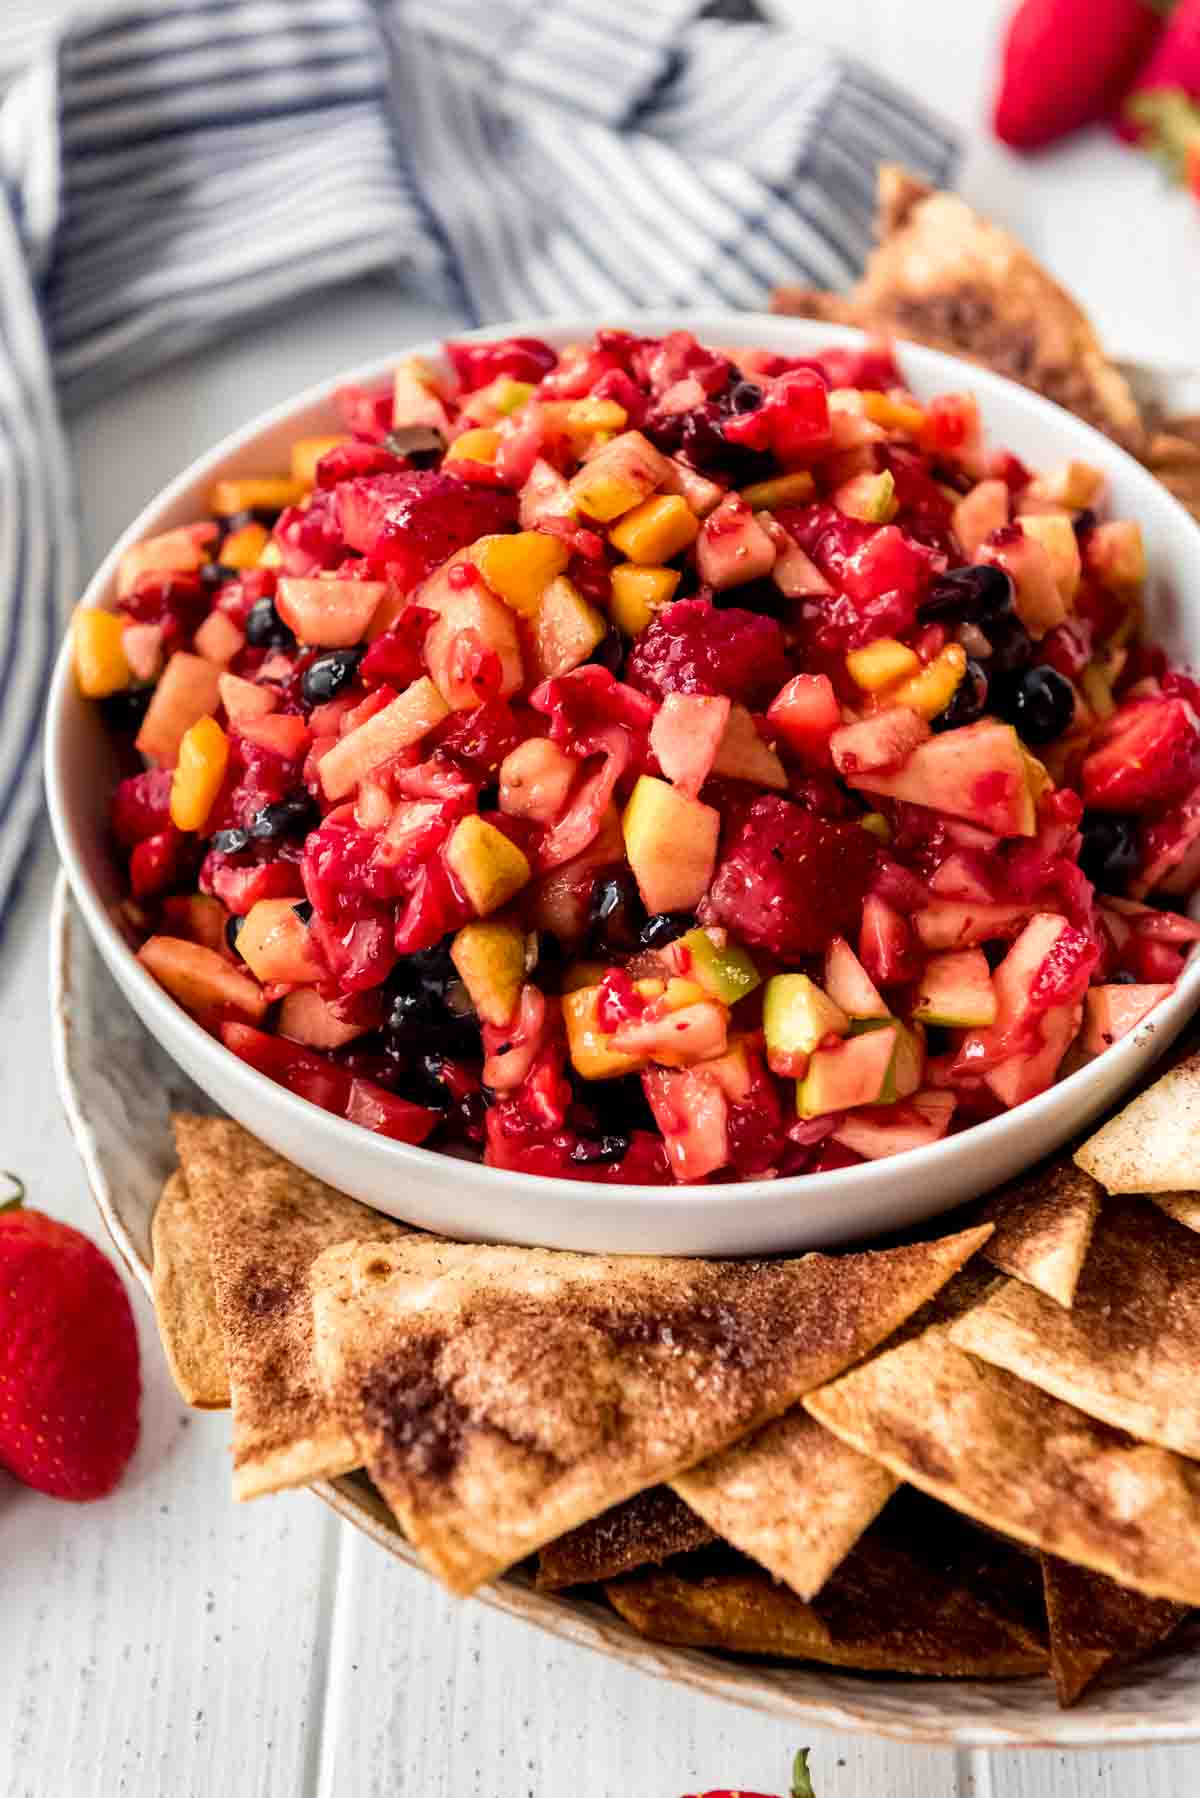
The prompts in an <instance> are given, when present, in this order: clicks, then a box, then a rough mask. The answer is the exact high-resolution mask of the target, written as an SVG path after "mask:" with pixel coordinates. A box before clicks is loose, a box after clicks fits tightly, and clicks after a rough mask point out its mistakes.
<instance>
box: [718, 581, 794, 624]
mask: <svg viewBox="0 0 1200 1798" xmlns="http://www.w3.org/2000/svg"><path fill="white" fill-rule="evenodd" d="M712 602H713V605H714V606H715V607H716V608H717V610H718V611H720V610H721V608H722V607H723V606H737V607H738V608H739V610H741V611H743V612H758V613H760V614H761V615H762V616H763V617H764V618H785V617H787V616H788V615H789V613H790V612H791V611H792V610H793V607H792V605H791V603H790V602H789V601H788V600H787V599H785V597H784V595H783V593H782V592H781V591H780V589H779V588H778V587H777V586H776V585H775V582H774V581H773V580H771V579H770V578H769V577H768V576H767V575H763V576H761V577H760V578H759V579H758V580H755V581H746V582H745V584H744V585H743V586H741V587H720V588H718V590H717V591H716V592H715V593H714V594H713V596H712Z"/></svg>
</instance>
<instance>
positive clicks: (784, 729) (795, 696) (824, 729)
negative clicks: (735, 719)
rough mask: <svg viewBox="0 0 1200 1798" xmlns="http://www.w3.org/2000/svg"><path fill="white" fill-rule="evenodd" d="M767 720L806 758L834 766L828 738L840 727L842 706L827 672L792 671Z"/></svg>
mask: <svg viewBox="0 0 1200 1798" xmlns="http://www.w3.org/2000/svg"><path fill="white" fill-rule="evenodd" d="M767 722H768V724H770V725H771V727H772V728H773V729H774V730H776V731H777V732H778V733H779V735H780V736H781V737H782V738H783V740H784V742H785V743H786V744H787V746H788V748H789V749H791V750H793V751H794V752H795V753H796V754H797V755H798V756H800V757H801V758H802V759H803V760H804V761H806V762H808V763H810V764H811V765H812V766H814V767H817V768H828V767H830V766H831V756H830V750H829V739H830V737H831V736H832V735H833V732H834V731H835V730H839V729H840V728H841V723H842V708H841V706H840V705H839V704H838V698H837V694H836V693H835V692H834V690H833V684H832V682H831V681H830V679H829V676H828V675H826V674H797V675H793V677H792V679H791V680H790V681H788V683H787V685H786V686H785V687H781V688H780V690H779V692H778V693H777V694H776V695H775V698H774V699H773V700H772V701H771V703H770V705H769V706H768V707H767Z"/></svg>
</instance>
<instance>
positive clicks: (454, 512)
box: [333, 469, 518, 591]
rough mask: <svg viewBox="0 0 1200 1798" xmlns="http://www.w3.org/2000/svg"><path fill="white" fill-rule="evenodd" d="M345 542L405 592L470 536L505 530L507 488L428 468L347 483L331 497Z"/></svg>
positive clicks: (511, 498)
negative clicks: (478, 484)
mask: <svg viewBox="0 0 1200 1798" xmlns="http://www.w3.org/2000/svg"><path fill="white" fill-rule="evenodd" d="M333 498H334V501H335V503H336V506H337V516H338V520H339V523H340V527H341V530H342V532H343V534H344V536H345V540H346V542H347V543H348V544H349V545H350V547H351V548H352V549H357V550H360V551H361V552H362V553H363V554H364V555H365V556H366V557H367V558H368V560H369V561H370V562H371V563H372V564H373V565H374V566H378V567H386V569H387V570H388V572H389V574H390V575H391V576H392V577H393V579H395V580H396V581H397V582H398V584H399V585H400V586H401V587H402V588H404V589H405V590H406V591H411V589H412V588H414V587H416V586H417V585H418V584H419V583H420V582H421V581H422V580H423V579H424V578H425V576H426V575H427V574H431V573H432V572H433V570H434V569H435V568H437V567H438V566H439V565H440V564H441V563H442V562H444V561H446V559H447V557H449V556H452V555H453V554H454V552H455V550H458V549H464V548H465V547H466V546H467V544H469V543H473V542H474V541H475V539H476V538H477V537H482V536H484V535H486V534H487V533H489V532H492V531H503V530H508V529H511V528H512V526H513V525H515V524H516V521H517V509H518V508H517V500H516V496H515V495H514V494H511V493H506V492H501V491H498V490H493V489H491V488H483V487H475V486H470V485H468V483H467V482H465V481H460V480H457V479H456V478H455V477H454V476H453V475H449V474H443V473H442V472H441V471H440V470H435V469H412V470H410V471H408V472H406V473H404V474H395V475H378V476H375V477H373V478H371V479H369V480H357V481H347V482H345V483H343V485H342V486H340V487H338V488H336V489H335V492H334V495H333Z"/></svg>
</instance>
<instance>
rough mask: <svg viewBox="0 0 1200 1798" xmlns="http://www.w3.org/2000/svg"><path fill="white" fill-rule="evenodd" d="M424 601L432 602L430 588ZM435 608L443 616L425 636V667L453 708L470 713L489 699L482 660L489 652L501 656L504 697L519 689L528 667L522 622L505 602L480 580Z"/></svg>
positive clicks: (422, 595)
mask: <svg viewBox="0 0 1200 1798" xmlns="http://www.w3.org/2000/svg"><path fill="white" fill-rule="evenodd" d="M435 578H436V577H435ZM431 597H432V596H431ZM418 603H419V604H420V605H425V604H426V603H427V600H426V595H425V589H424V588H422V589H421V591H420V594H419V597H418ZM434 609H435V610H436V611H437V612H438V617H437V618H436V619H435V621H434V622H433V624H431V625H430V627H429V630H428V631H427V632H426V635H425V645H424V647H425V666H426V667H427V668H428V669H429V672H430V674H431V675H432V677H433V680H434V683H435V685H436V686H437V689H438V691H439V692H440V693H441V695H442V697H443V699H444V700H445V701H446V703H447V705H448V706H450V708H451V709H452V710H454V711H468V710H470V708H471V707H472V706H477V705H478V704H479V703H480V701H481V700H482V699H483V698H484V697H486V694H485V693H483V692H481V691H480V687H479V684H478V669H477V666H476V663H477V662H478V659H479V658H480V657H481V656H484V657H486V656H487V655H488V654H489V653H490V654H492V655H494V656H496V657H498V659H499V663H500V683H499V693H500V697H501V698H507V697H508V695H509V694H510V693H516V692H517V691H518V690H519V688H520V686H521V684H522V681H523V680H524V669H523V666H522V662H521V646H520V643H519V641H518V638H517V623H516V619H515V617H514V615H513V613H512V612H511V611H510V609H509V608H508V606H506V605H505V604H504V602H503V600H500V599H497V598H496V596H495V594H494V593H489V591H488V589H487V588H486V587H484V586H482V585H479V584H477V585H475V586H473V587H468V588H466V589H464V590H463V591H461V592H451V593H449V594H447V595H445V596H444V597H442V596H439V601H438V604H437V605H435V606H434Z"/></svg>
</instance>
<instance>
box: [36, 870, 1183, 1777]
mask: <svg viewBox="0 0 1200 1798" xmlns="http://www.w3.org/2000/svg"><path fill="white" fill-rule="evenodd" d="M50 1005H51V1015H52V1019H53V1042H54V1057H55V1072H56V1075H57V1078H58V1085H59V1091H60V1093H61V1094H62V1099H63V1104H64V1105H65V1107H66V1112H67V1118H68V1122H69V1123H70V1127H71V1131H72V1134H73V1135H74V1138H75V1142H76V1145H77V1147H78V1149H79V1152H80V1154H81V1155H82V1157H83V1161H84V1165H85V1167H86V1169H87V1173H88V1179H89V1181H90V1182H91V1187H92V1192H93V1194H94V1196H95V1199H96V1203H97V1205H98V1207H99V1209H100V1213H101V1215H102V1217H103V1218H104V1221H105V1224H106V1225H107V1227H108V1229H109V1231H110V1233H111V1235H112V1238H113V1241H114V1242H115V1243H116V1246H117V1248H118V1249H119V1251H120V1253H121V1255H122V1257H123V1258H124V1260H125V1262H126V1264H127V1266H128V1268H129V1270H130V1272H131V1273H132V1274H133V1275H134V1277H135V1278H136V1279H138V1280H140V1281H141V1283H142V1285H143V1286H144V1287H145V1288H146V1290H147V1292H149V1289H150V1218H151V1215H152V1213H153V1210H154V1206H155V1203H156V1202H157V1199H158V1195H159V1192H160V1190H161V1188H162V1183H163V1180H164V1179H165V1177H166V1175H167V1173H168V1171H169V1170H170V1168H171V1167H173V1166H174V1163H175V1153H174V1148H173V1146H172V1142H171V1130H170V1114H171V1111H172V1109H178V1108H180V1107H186V1108H189V1109H193V1110H211V1109H212V1107H211V1106H210V1105H209V1103H208V1101H207V1100H206V1099H205V1097H204V1095H203V1094H202V1093H201V1091H200V1089H199V1087H197V1086H195V1085H193V1083H192V1082H191V1081H190V1080H189V1079H188V1077H187V1075H186V1074H184V1073H183V1072H182V1071H181V1070H180V1069H179V1067H178V1066H177V1065H176V1064H175V1062H173V1061H172V1060H171V1058H170V1057H169V1056H168V1055H167V1054H166V1053H165V1051H164V1050H162V1049H160V1048H159V1047H158V1045H157V1044H156V1042H155V1041H154V1038H153V1037H152V1036H151V1035H150V1033H149V1031H148V1030H146V1029H145V1028H144V1026H143V1025H142V1024H141V1023H139V1021H138V1019H137V1017H136V1016H135V1015H134V1013H133V1011H132V1010H131V1008H130V1007H129V1005H128V1004H127V1003H126V1002H125V1000H124V999H123V998H122V996H121V994H120V992H119V991H118V989H117V987H116V985H115V983H114V981H113V979H112V976H111V975H110V974H109V973H108V970H107V969H106V967H105V966H104V963H103V962H102V961H101V959H100V956H99V954H98V952H97V951H96V949H95V948H94V946H93V944H92V942H91V939H90V937H89V936H88V933H87V931H86V930H85V928H84V925H83V921H82V919H81V917H80V916H79V913H78V912H77V911H76V909H75V905H74V901H73V900H72V899H71V898H70V895H69V893H68V890H67V885H66V882H65V880H64V879H63V878H62V877H61V876H60V877H59V882H58V887H57V891H56V895H55V903H54V910H53V916H52V920H51V965H50ZM151 1352H154V1351H153V1350H151ZM313 1491H314V1492H315V1493H316V1494H317V1495H318V1497H320V1498H323V1499H324V1500H325V1502H326V1504H329V1505H332V1506H333V1508H334V1510H335V1511H337V1512H338V1513H339V1514H340V1515H341V1516H342V1517H344V1518H345V1519H346V1520H347V1522H349V1523H352V1524H353V1525H354V1526H355V1528H356V1529H360V1530H362V1531H363V1533H364V1534H365V1535H368V1536H370V1538H371V1540H372V1541H373V1542H376V1543H378V1544H379V1546H380V1547H381V1548H383V1549H386V1550H387V1552H388V1553H389V1554H392V1555H395V1556H396V1558H397V1559H398V1560H402V1561H407V1562H408V1563H409V1564H410V1565H418V1564H419V1563H418V1562H417V1558H416V1556H415V1554H414V1553H413V1550H412V1549H411V1548H410V1547H409V1546H408V1544H407V1542H405V1540H404V1538H403V1536H401V1534H400V1532H399V1531H398V1529H397V1528H396V1525H395V1522H394V1520H393V1518H392V1516H391V1514H390V1512H389V1511H388V1510H387V1508H386V1507H385V1506H384V1505H383V1503H382V1502H381V1500H380V1499H379V1497H378V1496H377V1494H376V1493H375V1491H374V1489H373V1488H372V1487H371V1485H370V1483H369V1482H368V1481H367V1480H366V1479H365V1478H363V1477H362V1476H360V1475H351V1476H350V1477H348V1478H346V1479H341V1480H328V1481H327V1480H322V1481H320V1482H318V1483H317V1484H315V1485H314V1486H313ZM480 1597H481V1600H482V1602H483V1603H485V1604H492V1605H495V1606H496V1607H497V1609H499V1610H502V1611H507V1612H508V1613H510V1615H512V1616H515V1617H523V1618H524V1619H525V1620H526V1621H527V1622H529V1623H533V1624H536V1625H537V1627H538V1628H540V1629H545V1630H548V1631H549V1632H550V1633H551V1634H552V1635H556V1636H561V1637H562V1638H563V1639H564V1640H565V1641H568V1642H574V1643H578V1644H579V1645H581V1646H582V1647H585V1648H594V1649H597V1650H598V1651H599V1652H600V1653H601V1654H607V1655H611V1656H612V1657H613V1658H614V1659H616V1660H620V1661H625V1662H627V1663H628V1664H629V1665H631V1666H634V1667H639V1668H640V1669H641V1670H642V1671H643V1672H644V1673H648V1674H650V1675H652V1676H655V1677H657V1678H659V1679H670V1680H674V1681H675V1682H676V1683H677V1684H679V1685H685V1686H690V1687H692V1688H693V1689H694V1690H696V1691H698V1692H704V1693H706V1694H709V1695H710V1696H712V1697H714V1698H724V1699H726V1700H728V1701H729V1702H731V1703H734V1704H741V1705H746V1706H748V1707H749V1708H750V1709H753V1710H760V1711H766V1712H769V1713H770V1714H771V1715H772V1716H776V1717H786V1718H789V1719H793V1720H795V1721H797V1722H804V1723H809V1724H813V1725H816V1726H822V1727H825V1728H828V1729H841V1730H868V1731H871V1732H873V1733H876V1734H879V1735H887V1736H893V1737H895V1738H897V1739H898V1740H901V1741H906V1742H920V1743H937V1744H943V1745H946V1746H958V1747H966V1746H973V1747H985V1748H996V1747H1017V1746H1031V1745H1036V1744H1047V1745H1051V1744H1052V1745H1055V1746H1082V1745H1084V1744H1116V1743H1135V1742H1136V1743H1143V1744H1144V1743H1149V1742H1180V1741H1188V1740H1191V1739H1194V1738H1198V1737H1200V1625H1196V1626H1193V1627H1192V1628H1190V1629H1189V1630H1188V1631H1186V1632H1185V1633H1184V1634H1183V1635H1181V1636H1180V1637H1177V1638H1176V1640H1175V1642H1174V1644H1173V1646H1172V1648H1171V1649H1170V1651H1169V1652H1164V1653H1162V1654H1159V1655H1157V1656H1155V1657H1154V1658H1153V1659H1151V1660H1149V1661H1146V1662H1143V1663H1142V1664H1141V1665H1140V1666H1139V1667H1137V1668H1135V1669H1132V1670H1131V1671H1130V1672H1128V1673H1127V1674H1125V1675H1124V1676H1123V1677H1122V1676H1117V1677H1116V1678H1115V1679H1113V1680H1111V1681H1109V1682H1107V1683H1106V1684H1104V1685H1103V1686H1102V1687H1101V1688H1100V1690H1099V1691H1097V1692H1095V1693H1094V1694H1092V1695H1091V1696H1090V1697H1088V1698H1086V1699H1085V1700H1084V1701H1083V1703H1082V1704H1081V1705H1079V1706H1078V1707H1077V1708H1076V1709H1075V1710H1071V1711H1060V1710H1059V1709H1058V1708H1057V1705H1056V1704H1055V1700H1054V1693H1053V1689H1052V1687H1051V1685H1050V1682H1049V1681H1048V1680H1044V1679H1037V1680H989V1681H980V1680H976V1681H959V1680H947V1681H937V1680H930V1679H900V1678H887V1679H885V1678H881V1677H879V1676H874V1675H867V1674H851V1673H838V1672H834V1671H833V1670H831V1669H828V1668H822V1667H805V1666H797V1667H779V1666H775V1667H773V1666H770V1665H768V1664H765V1663H762V1662H750V1661H742V1662H739V1661H735V1660H733V1659H731V1658H726V1657H724V1656H722V1655H718V1654H713V1653H707V1652H702V1651H700V1650H692V1649H679V1648H668V1647H658V1646H656V1645H655V1644H653V1643H650V1642H645V1641H643V1640H642V1638H641V1637H640V1636H638V1635H636V1634H635V1633H634V1632H633V1631H632V1630H631V1629H630V1628H629V1627H628V1626H627V1625H626V1624H624V1623H623V1622H622V1621H621V1620H620V1618H618V1617H617V1616H615V1615H614V1614H613V1613H612V1612H611V1611H609V1610H608V1609H607V1608H605V1607H603V1606H601V1605H598V1604H593V1603H589V1602H588V1601H586V1600H584V1599H579V1598H571V1597H555V1596H552V1595H550V1594H548V1593H542V1592H538V1591H536V1590H535V1589H534V1587H533V1586H532V1584H531V1583H530V1581H529V1580H528V1579H527V1578H526V1577H524V1576H522V1575H520V1574H514V1575H510V1576H509V1577H508V1578H506V1579H503V1580H499V1581H497V1582H496V1584H494V1585H492V1586H489V1587H487V1588H486V1589H485V1590H484V1591H483V1592H482V1593H481V1594H480Z"/></svg>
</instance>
